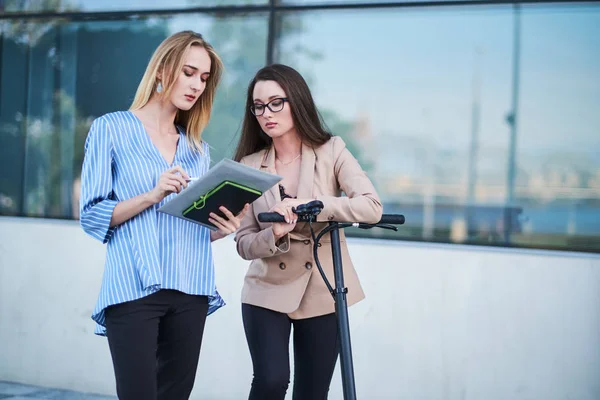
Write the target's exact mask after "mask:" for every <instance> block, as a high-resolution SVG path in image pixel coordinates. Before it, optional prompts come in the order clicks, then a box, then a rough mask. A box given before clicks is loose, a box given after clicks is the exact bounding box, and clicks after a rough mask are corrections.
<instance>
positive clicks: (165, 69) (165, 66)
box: [129, 31, 223, 151]
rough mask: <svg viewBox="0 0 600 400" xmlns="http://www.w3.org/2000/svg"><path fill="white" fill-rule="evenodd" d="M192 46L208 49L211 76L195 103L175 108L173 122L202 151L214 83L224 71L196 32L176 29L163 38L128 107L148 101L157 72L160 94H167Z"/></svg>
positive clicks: (217, 56)
mask: <svg viewBox="0 0 600 400" xmlns="http://www.w3.org/2000/svg"><path fill="white" fill-rule="evenodd" d="M192 46H201V47H203V48H204V49H206V51H207V52H208V55H209V56H210V60H211V63H210V76H209V78H208V80H207V81H206V88H205V89H204V92H203V93H202V95H201V96H200V98H199V99H198V101H197V102H196V104H194V105H193V106H192V108H190V109H189V110H188V111H183V110H178V111H177V115H176V116H175V124H177V125H180V126H182V127H184V128H185V130H186V134H187V137H188V138H189V141H188V142H189V143H191V145H192V147H194V148H195V149H197V150H199V151H201V150H202V132H203V131H204V128H205V127H206V125H207V124H208V121H209V119H210V113H211V111H212V105H213V102H214V99H215V94H216V91H217V86H218V84H219V81H220V80H221V75H222V73H223V62H222V61H221V58H220V57H219V55H218V54H217V53H216V52H215V50H214V49H213V47H212V46H211V45H210V44H209V43H208V42H206V41H205V40H204V38H203V37H202V35H200V34H199V33H196V32H193V31H182V32H178V33H175V34H173V35H171V36H169V37H168V38H166V39H165V40H164V41H163V42H162V43H161V44H160V45H159V46H158V48H157V49H156V50H155V51H154V54H153V55H152V58H151V59H150V62H149V63H148V66H147V67H146V72H144V76H143V77H142V80H141V81H140V84H139V86H138V88H137V91H136V93H135V98H134V99H133V103H132V104H131V106H130V107H129V109H130V110H139V109H140V108H142V107H144V106H145V105H146V104H147V103H148V101H149V100H150V98H151V97H152V94H153V93H154V92H155V91H156V88H157V86H158V83H159V80H158V77H157V76H158V74H161V79H160V82H161V83H162V86H163V91H162V92H161V94H162V95H164V96H165V97H168V96H169V94H170V93H171V90H172V88H173V85H174V83H175V81H176V80H177V78H178V76H179V74H180V73H181V69H182V68H183V64H184V63H185V54H186V53H187V51H188V50H189V49H190V47H192Z"/></svg>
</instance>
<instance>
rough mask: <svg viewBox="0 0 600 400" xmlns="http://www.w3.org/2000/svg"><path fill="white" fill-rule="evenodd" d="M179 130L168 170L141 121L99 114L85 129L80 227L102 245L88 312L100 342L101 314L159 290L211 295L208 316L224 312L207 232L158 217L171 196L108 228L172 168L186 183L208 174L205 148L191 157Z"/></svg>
mask: <svg viewBox="0 0 600 400" xmlns="http://www.w3.org/2000/svg"><path fill="white" fill-rule="evenodd" d="M178 130H179V141H178V143H177V150H176V152H175V158H174V160H173V164H172V165H169V164H168V163H167V161H166V160H165V159H164V157H163V156H162V155H161V154H160V152H159V151H158V148H156V146H155V145H154V144H153V143H152V141H151V139H150V137H149V136H148V134H147V133H146V130H145V129H144V126H143V125H142V122H141V121H140V120H139V119H138V118H137V117H136V116H135V114H133V113H131V112H129V111H120V112H114V113H110V114H106V115H103V116H102V117H99V118H97V119H95V120H94V121H93V123H92V126H91V127H90V131H89V134H88V136H87V139H86V142H85V157H84V161H83V170H82V173H81V199H80V224H81V227H82V228H83V230H84V231H85V232H86V233H87V234H89V235H90V236H92V237H94V238H96V239H98V240H100V241H102V242H103V243H105V244H106V245H107V254H106V262H105V269H104V276H103V279H102V285H101V288H100V294H99V296H98V301H97V303H96V307H95V309H94V311H93V313H92V319H93V320H94V321H95V322H96V330H95V333H96V334H98V335H101V336H105V335H106V327H105V319H104V309H105V308H106V307H108V306H110V305H113V304H118V303H122V302H125V301H130V300H136V299H139V298H142V297H144V296H147V295H149V294H151V293H154V292H156V291H158V290H160V289H174V290H179V291H181V292H184V293H188V294H194V295H207V296H209V310H208V314H211V313H213V312H214V311H216V310H217V309H218V308H219V307H222V306H224V305H225V302H224V301H223V299H222V298H221V296H220V295H219V293H218V292H217V289H216V285H215V273H214V265H213V256H212V247H211V242H210V230H209V229H208V228H206V227H203V226H201V225H198V224H195V223H193V222H189V221H186V220H183V219H181V218H176V217H173V216H171V215H168V214H165V213H159V212H157V211H156V210H157V209H158V208H159V207H160V206H162V205H163V204H164V203H165V202H167V201H169V200H170V199H171V198H172V196H176V194H171V195H169V196H167V197H166V198H165V199H164V200H162V201H161V202H160V203H158V204H156V205H154V206H151V207H149V208H147V209H146V210H144V211H142V212H141V213H140V214H138V215H136V216H135V217H133V218H131V219H129V220H128V221H126V222H124V223H122V224H120V225H118V226H115V227H112V228H111V227H109V225H110V220H111V217H112V213H113V210H114V208H115V206H116V205H117V203H118V202H119V201H123V200H127V199H129V198H132V197H135V196H137V195H139V194H142V193H145V192H148V191H150V190H151V189H152V188H154V186H155V185H156V183H157V181H158V178H159V177H160V175H161V174H162V173H163V172H165V171H166V170H167V169H169V168H170V167H172V166H174V165H180V166H181V167H182V168H183V169H184V170H185V171H186V172H187V173H188V175H189V176H201V175H202V174H204V173H206V171H207V170H208V168H209V165H210V164H209V163H210V156H209V149H208V145H207V144H206V143H203V151H202V152H199V151H197V150H193V149H192V148H191V147H190V146H189V145H188V140H187V137H186V135H185V132H184V130H183V129H182V128H181V127H178Z"/></svg>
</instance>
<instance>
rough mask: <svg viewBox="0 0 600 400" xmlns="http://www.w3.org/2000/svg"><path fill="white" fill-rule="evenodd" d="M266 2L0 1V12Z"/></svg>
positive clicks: (261, 1) (256, 1) (263, 0)
mask: <svg viewBox="0 0 600 400" xmlns="http://www.w3.org/2000/svg"><path fill="white" fill-rule="evenodd" d="M266 2H267V0H169V1H165V0H100V1H99V0H0V11H2V10H4V11H5V12H77V11H81V12H95V11H135V10H165V9H168V10H173V9H185V8H193V7H212V6H231V5H252V4H265V3H266ZM3 7H4V8H3Z"/></svg>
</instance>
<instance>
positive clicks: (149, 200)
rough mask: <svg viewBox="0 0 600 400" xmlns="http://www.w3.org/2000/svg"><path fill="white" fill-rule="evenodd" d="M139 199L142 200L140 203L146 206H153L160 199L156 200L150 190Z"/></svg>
mask: <svg viewBox="0 0 600 400" xmlns="http://www.w3.org/2000/svg"><path fill="white" fill-rule="evenodd" d="M141 201H142V205H144V206H146V207H150V206H153V205H155V204H156V203H159V202H160V200H156V196H155V195H154V193H153V191H152V190H151V191H149V192H146V193H144V194H142V198H141Z"/></svg>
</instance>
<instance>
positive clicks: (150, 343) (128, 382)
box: [106, 290, 208, 400]
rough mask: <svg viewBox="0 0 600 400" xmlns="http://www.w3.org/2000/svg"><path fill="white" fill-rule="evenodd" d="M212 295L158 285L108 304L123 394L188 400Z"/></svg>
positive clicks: (123, 397) (134, 398)
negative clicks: (143, 294)
mask: <svg viewBox="0 0 600 400" xmlns="http://www.w3.org/2000/svg"><path fill="white" fill-rule="evenodd" d="M207 313H208V298H207V297H206V296H192V295H188V294H185V293H182V292H179V291H175V290H159V291H158V292H156V293H153V294H151V295H149V296H146V297H143V298H141V299H139V300H134V301H128V302H126V303H121V304H117V305H114V306H110V307H108V308H107V309H106V334H107V336H108V345H109V347H110V353H111V356H112V360H113V366H114V370H115V378H116V381H117V395H118V397H119V399H120V400H140V399H144V400H155V399H159V400H187V399H188V398H189V397H190V393H191V392H192V388H193V386H194V379H195V377H196V369H197V366H198V357H199V355H200V345H201V343H202V335H203V333H204V322H205V321H206V315H207Z"/></svg>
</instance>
